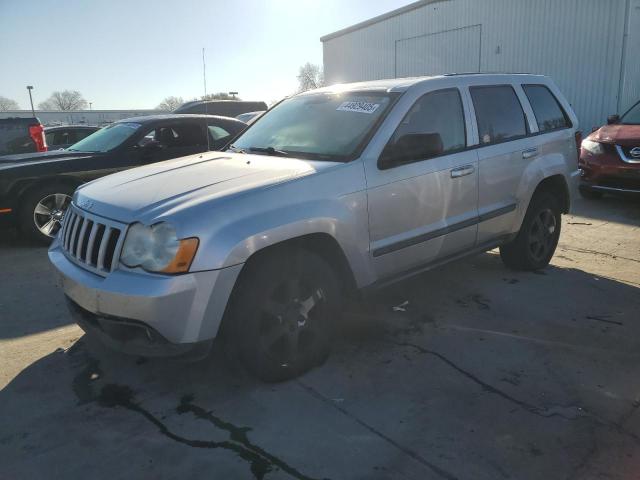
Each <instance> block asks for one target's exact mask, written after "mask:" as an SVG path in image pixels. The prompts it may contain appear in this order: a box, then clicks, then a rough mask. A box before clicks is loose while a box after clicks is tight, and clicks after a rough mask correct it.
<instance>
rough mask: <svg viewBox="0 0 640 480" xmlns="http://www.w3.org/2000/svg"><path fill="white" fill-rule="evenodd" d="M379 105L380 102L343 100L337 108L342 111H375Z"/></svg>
mask: <svg viewBox="0 0 640 480" xmlns="http://www.w3.org/2000/svg"><path fill="white" fill-rule="evenodd" d="M379 106H380V104H379V103H367V102H342V103H341V104H340V106H339V107H338V108H336V110H339V111H341V112H357V113H373V112H375V111H376V110H377V109H378V107H379Z"/></svg>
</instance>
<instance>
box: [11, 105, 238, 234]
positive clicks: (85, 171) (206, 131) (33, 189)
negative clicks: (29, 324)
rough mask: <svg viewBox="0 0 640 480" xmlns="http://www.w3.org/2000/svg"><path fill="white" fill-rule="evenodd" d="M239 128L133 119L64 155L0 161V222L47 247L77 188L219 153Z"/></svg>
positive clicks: (219, 122)
mask: <svg viewBox="0 0 640 480" xmlns="http://www.w3.org/2000/svg"><path fill="white" fill-rule="evenodd" d="M245 127H246V124H245V123H243V122H241V121H239V120H236V119H233V118H226V117H216V116H211V115H154V116H148V117H137V118H129V119H126V120H121V121H119V122H116V123H113V124H111V125H109V126H108V127H105V128H102V129H100V130H98V131H97V132H95V133H93V134H92V135H89V136H88V137H86V138H85V139H83V140H81V141H79V142H78V143H75V144H74V145H72V146H71V147H69V148H68V149H67V150H53V151H48V152H44V153H30V154H21V155H7V156H3V157H0V220H5V221H8V222H10V223H13V224H16V225H17V226H18V227H19V228H20V230H21V232H22V233H23V234H24V235H26V236H28V237H30V238H32V239H35V240H40V241H50V240H51V238H53V237H54V236H55V235H56V233H57V232H58V229H59V228H60V221H61V220H62V217H63V215H64V212H65V210H66V208H67V206H68V205H69V202H70V201H71V195H72V194H73V192H74V190H75V189H76V188H77V187H78V185H80V184H82V183H85V182H88V181H90V180H94V179H96V178H99V177H102V176H105V175H108V174H110V173H114V172H117V171H120V170H125V169H127V168H132V167H138V166H141V165H146V164H149V163H154V162H159V161H162V160H169V159H172V158H176V157H184V156H187V155H193V154H197V153H201V152H205V151H207V150H208V149H209V150H219V149H221V148H223V147H225V146H226V145H227V143H228V142H229V141H230V140H231V139H232V138H233V137H235V136H236V135H237V134H238V133H240V132H241V131H242V130H244V128H245ZM196 160H197V157H196V158H194V161H196ZM3 223H4V222H3Z"/></svg>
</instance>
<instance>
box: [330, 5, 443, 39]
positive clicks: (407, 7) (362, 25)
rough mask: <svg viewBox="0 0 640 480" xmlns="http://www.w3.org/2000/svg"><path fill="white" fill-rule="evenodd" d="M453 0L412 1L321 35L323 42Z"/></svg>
mask: <svg viewBox="0 0 640 480" xmlns="http://www.w3.org/2000/svg"><path fill="white" fill-rule="evenodd" d="M449 1H451V0H419V1H417V2H413V3H410V4H409V5H405V6H404V7H400V8H396V9H395V10H391V11H390V12H387V13H383V14H382V15H378V16H377V17H373V18H370V19H369V20H365V21H363V22H360V23H356V24H355V25H351V26H350V27H346V28H343V29H342V30H337V31H335V32H333V33H329V34H327V35H324V36H322V37H320V41H321V42H326V41H327V40H332V39H334V38H337V37H341V36H343V35H346V34H347V33H351V32H355V31H356V30H361V29H363V28H365V27H368V26H370V25H375V24H376V23H380V22H382V21H384V20H387V19H389V18H393V17H397V16H398V15H402V14H403V13H407V12H410V11H412V10H416V9H418V8H420V7H424V6H425V5H429V4H430V3H440V2H449Z"/></svg>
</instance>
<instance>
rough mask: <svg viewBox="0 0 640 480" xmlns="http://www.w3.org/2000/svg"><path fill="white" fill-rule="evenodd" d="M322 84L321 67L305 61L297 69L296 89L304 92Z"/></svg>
mask: <svg viewBox="0 0 640 480" xmlns="http://www.w3.org/2000/svg"><path fill="white" fill-rule="evenodd" d="M322 86H324V72H323V71H322V67H321V66H319V65H315V64H313V63H309V62H307V63H305V64H304V65H303V66H301V67H300V70H298V91H299V92H306V91H307V90H313V89H315V88H320V87H322Z"/></svg>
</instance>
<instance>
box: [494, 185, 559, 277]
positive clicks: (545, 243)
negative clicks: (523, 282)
mask: <svg viewBox="0 0 640 480" xmlns="http://www.w3.org/2000/svg"><path fill="white" fill-rule="evenodd" d="M561 224H562V216H561V212H560V203H559V202H558V199H557V197H556V196H555V195H553V194H552V193H550V192H544V191H543V192H539V193H536V194H535V195H534V196H533V198H532V199H531V203H530V204H529V208H528V209H527V213H526V214H525V216H524V220H523V221H522V225H521V227H520V231H519V232H518V235H517V236H516V238H515V239H514V240H513V241H511V242H509V243H508V244H506V245H503V246H501V247H500V257H501V258H502V261H503V262H504V264H505V265H506V266H507V267H509V268H512V269H514V270H529V271H532V270H540V269H542V268H544V267H546V266H547V265H548V264H549V262H550V261H551V258H552V257H553V254H554V252H555V251H556V247H557V245H558V239H559V238H560V229H561Z"/></svg>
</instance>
